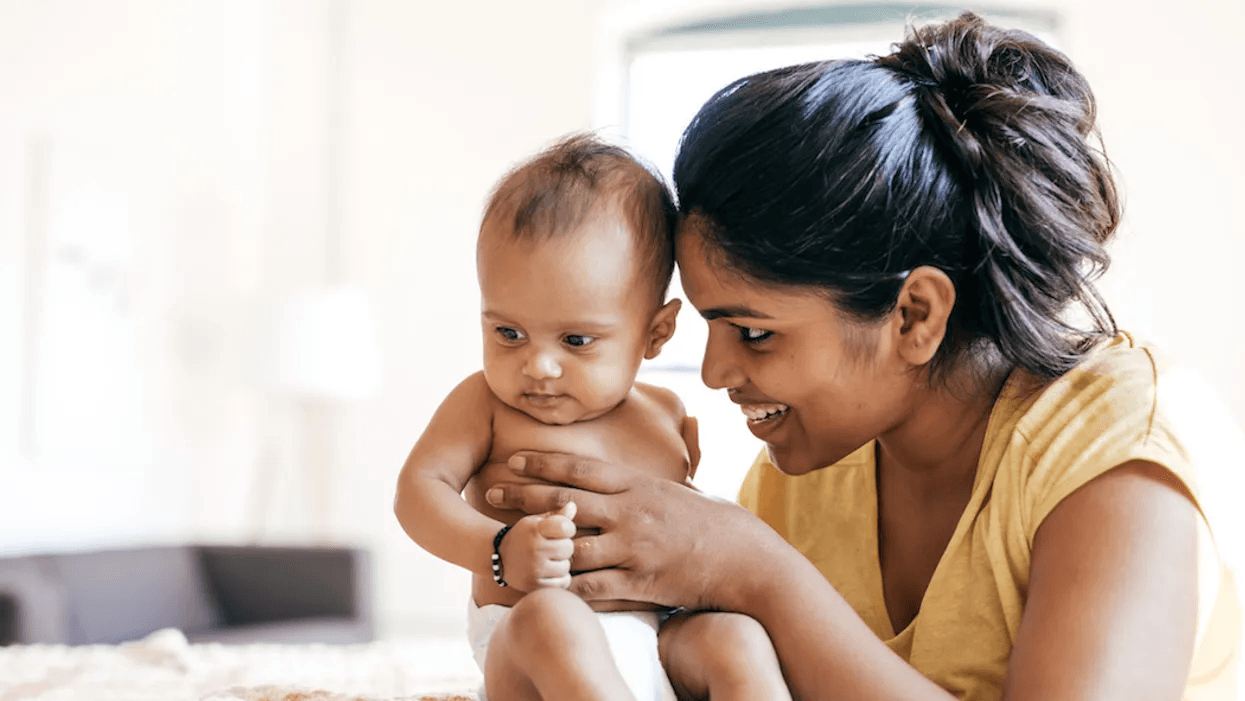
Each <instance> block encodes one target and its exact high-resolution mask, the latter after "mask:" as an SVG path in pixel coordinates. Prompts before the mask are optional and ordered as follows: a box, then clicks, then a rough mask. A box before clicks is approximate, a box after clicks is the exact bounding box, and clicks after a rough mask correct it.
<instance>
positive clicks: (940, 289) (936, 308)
mask: <svg viewBox="0 0 1245 701" xmlns="http://www.w3.org/2000/svg"><path fill="white" fill-rule="evenodd" d="M954 306H955V284H954V283H952V282H951V278H949V277H947V274H946V273H944V272H943V271H941V270H939V269H938V268H935V267H933V266H929V265H922V266H921V267H919V268H916V269H914V270H913V271H912V272H911V273H908V277H907V278H906V279H905V280H904V284H903V287H902V288H901V289H900V290H899V299H898V300H897V301H896V303H895V310H896V312H897V313H898V319H897V321H898V322H899V324H900V327H899V334H898V342H899V345H898V350H899V355H900V357H902V358H903V359H904V360H905V361H906V362H908V363H909V364H911V365H916V366H920V365H925V364H926V363H928V362H929V361H930V360H932V359H933V358H934V353H936V352H937V351H938V347H939V346H940V345H942V339H943V338H945V337H946V335H947V320H948V319H949V318H950V317H951V309H952V307H954Z"/></svg>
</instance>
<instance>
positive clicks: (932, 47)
mask: <svg viewBox="0 0 1245 701" xmlns="http://www.w3.org/2000/svg"><path fill="white" fill-rule="evenodd" d="M875 62H876V63H877V64H878V65H881V66H883V67H885V68H889V69H891V70H892V71H893V72H894V74H895V75H896V76H897V77H898V78H899V79H900V80H901V81H907V82H908V83H909V84H911V85H912V90H911V95H912V97H913V98H914V99H915V107H916V109H917V112H918V113H919V115H920V118H921V119H922V121H923V122H924V125H925V127H926V128H925V130H924V131H925V132H926V134H927V135H928V138H930V140H931V142H932V144H933V145H934V147H935V149H936V151H937V152H938V154H939V155H940V156H941V160H942V161H943V162H944V163H945V164H946V167H947V168H948V170H949V172H950V173H952V174H953V177H955V178H956V179H957V180H958V181H959V184H960V187H961V189H962V192H963V194H964V197H965V205H966V206H967V207H968V211H969V212H971V220H972V222H973V223H972V225H971V229H972V230H974V231H975V233H976V236H975V240H976V243H975V245H976V247H977V252H976V258H977V261H976V263H975V265H974V266H973V269H974V270H975V271H976V273H975V274H976V277H977V279H978V284H979V285H980V288H981V289H982V290H985V291H986V296H985V297H984V299H985V301H986V303H985V305H984V307H983V315H984V316H985V317H986V320H985V322H984V326H985V327H987V328H991V329H994V331H992V332H991V335H993V336H995V337H996V339H997V340H998V343H999V346H1000V348H1001V349H1002V350H1003V351H1004V354H1005V355H1007V356H1008V357H1010V358H1012V359H1013V360H1016V361H1018V362H1021V363H1022V364H1025V365H1026V366H1030V365H1033V366H1038V365H1041V364H1042V363H1046V364H1047V367H1048V368H1049V369H1050V370H1051V371H1052V372H1053V371H1059V370H1062V369H1066V368H1067V367H1070V366H1071V365H1072V364H1074V363H1075V361H1076V359H1077V358H1079V356H1080V354H1081V352H1082V349H1083V348H1084V347H1086V346H1087V345H1088V344H1089V343H1091V342H1092V341H1095V340H1097V339H1098V338H1100V337H1101V335H1102V334H1103V333H1104V330H1105V332H1113V331H1114V321H1113V320H1112V319H1111V315H1110V312H1109V311H1108V310H1107V308H1106V304H1105V303H1104V302H1103V301H1102V299H1101V297H1100V296H1099V295H1098V293H1097V291H1096V290H1095V289H1094V288H1093V286H1092V284H1090V281H1091V279H1092V278H1093V277H1094V276H1096V275H1097V274H1098V273H1100V272H1101V271H1102V270H1104V269H1105V268H1106V266H1107V264H1108V262H1109V258H1108V256H1107V254H1106V251H1105V250H1104V249H1103V248H1102V244H1104V243H1105V242H1106V241H1107V240H1108V239H1109V238H1110V237H1111V235H1112V234H1113V233H1114V231H1115V228H1116V226H1117V225H1118V223H1119V216H1120V215H1119V201H1118V199H1117V197H1116V193H1115V185H1114V183H1113V181H1112V178H1111V175H1110V170H1109V167H1108V165H1107V163H1106V160H1105V158H1103V157H1102V156H1101V154H1100V153H1099V152H1098V151H1097V150H1096V149H1095V148H1094V147H1093V146H1092V145H1091V143H1090V140H1089V137H1090V136H1091V134H1093V132H1094V119H1095V108H1094V98H1093V93H1092V92H1091V91H1090V88H1089V83H1088V82H1087V81H1086V80H1085V78H1084V77H1083V76H1082V75H1081V74H1080V73H1079V72H1078V71H1077V70H1076V69H1075V68H1074V67H1073V66H1072V63H1071V61H1069V60H1068V57H1067V56H1065V55H1063V54H1062V53H1060V52H1058V51H1056V50H1055V49H1053V48H1051V47H1050V46H1047V45H1046V44H1045V43H1043V42H1042V41H1041V40H1039V39H1038V38H1036V37H1034V36H1033V35H1031V34H1028V33H1026V32H1023V31H1019V30H1008V29H1002V28H999V27H994V26H991V25H988V24H986V23H985V22H984V21H983V20H982V19H981V18H980V17H978V16H977V15H975V14H973V13H971V12H966V13H964V14H962V15H960V16H959V17H958V18H956V19H954V20H952V21H950V22H945V23H941V24H932V25H927V26H924V27H918V28H913V29H911V30H909V34H908V37H907V39H906V40H905V41H903V42H901V43H899V44H897V45H896V47H895V51H894V52H893V53H891V54H889V55H887V56H882V57H878V58H876V59H875ZM1085 264H1088V266H1086V265H1085ZM1086 267H1087V268H1088V269H1086ZM1067 301H1078V302H1080V303H1081V304H1082V306H1083V307H1084V308H1085V309H1086V310H1087V311H1088V312H1089V315H1090V316H1091V317H1092V318H1093V319H1094V320H1095V330H1094V331H1090V332H1084V331H1083V330H1080V329H1077V328H1075V327H1073V326H1071V325H1069V324H1067V323H1066V322H1064V321H1063V320H1062V319H1061V318H1060V313H1061V312H1062V308H1063V306H1064V304H1065V303H1066V302H1067ZM1058 337H1067V338H1069V339H1071V343H1070V344H1069V345H1067V346H1065V350H1064V351H1063V352H1060V353H1052V352H1051V351H1050V350H1049V349H1048V350H1045V351H1043V352H1042V353H1041V354H1040V355H1041V356H1044V357H1045V358H1047V360H1041V358H1040V357H1039V354H1037V353H1033V352H1032V349H1034V348H1039V347H1043V344H1041V343H1039V342H1038V341H1037V340H1035V339H1040V338H1058ZM1026 355H1033V357H1032V358H1028V357H1026ZM1056 358H1057V359H1056Z"/></svg>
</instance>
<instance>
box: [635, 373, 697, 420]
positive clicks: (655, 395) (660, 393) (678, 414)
mask: <svg viewBox="0 0 1245 701" xmlns="http://www.w3.org/2000/svg"><path fill="white" fill-rule="evenodd" d="M635 390H636V392H637V393H638V394H639V395H640V396H641V397H643V398H644V399H645V400H646V401H648V402H649V403H652V404H653V405H655V406H656V407H657V408H658V409H659V410H661V411H663V412H664V413H666V414H669V415H670V416H671V417H672V418H674V419H675V420H678V421H682V420H683V417H684V416H687V409H686V408H685V407H684V406H683V400H682V399H679V395H677V394H675V393H674V391H673V390H670V389H667V388H665V387H659V386H658V385H649V384H645V383H643V382H637V383H635Z"/></svg>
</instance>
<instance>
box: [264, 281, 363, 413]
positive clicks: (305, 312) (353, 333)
mask: <svg viewBox="0 0 1245 701" xmlns="http://www.w3.org/2000/svg"><path fill="white" fill-rule="evenodd" d="M265 335H266V337H267V338H266V342H265V344H264V353H265V357H264V358H263V360H262V361H261V362H262V368H263V370H262V375H261V377H260V383H261V385H263V386H265V387H267V388H268V389H270V390H272V391H275V392H278V393H282V394H287V395H292V396H298V397H305V398H308V399H327V400H338V401H348V400H355V399H367V398H368V397H371V396H374V395H375V394H376V393H377V391H379V390H380V376H381V352H380V343H379V341H378V338H377V328H376V319H375V317H374V316H373V314H372V308H371V305H370V304H369V303H368V299H367V295H366V294H365V293H364V292H363V291H362V290H359V289H354V288H349V287H321V288H312V289H306V290H302V291H300V292H298V293H296V294H294V295H291V296H290V297H289V298H288V299H286V300H285V301H284V302H283V303H282V304H280V305H278V306H277V308H276V310H275V314H274V315H273V317H272V318H271V319H270V321H269V323H268V324H267V329H266V330H265Z"/></svg>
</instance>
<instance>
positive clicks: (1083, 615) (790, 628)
mask: <svg viewBox="0 0 1245 701" xmlns="http://www.w3.org/2000/svg"><path fill="white" fill-rule="evenodd" d="M518 457H520V458H521V459H520V460H513V461H512V466H515V465H517V464H519V463H522V464H523V468H522V473H523V474H527V475H531V476H535V477H539V478H541V479H544V480H546V481H548V482H553V483H556V484H561V485H567V486H551V485H540V484H532V485H516V484H508V485H503V486H501V487H499V488H498V489H497V490H495V491H491V492H490V495H489V499H490V501H493V502H494V503H495V504H499V505H505V506H509V507H512V508H519V509H522V510H524V511H528V512H533V511H534V512H540V511H542V510H547V509H550V508H555V507H556V506H558V505H560V504H563V503H566V502H567V501H570V500H572V499H573V500H574V501H575V502H576V504H578V506H579V507H580V517H579V522H580V523H581V525H592V526H597V527H600V528H601V529H602V533H601V535H599V536H588V537H585V538H581V539H578V540H577V542H576V550H575V556H574V561H573V567H574V569H575V570H578V571H582V573H581V574H578V575H577V576H576V577H575V578H574V580H573V583H572V586H571V588H572V590H573V591H576V592H578V593H580V594H581V595H582V596H584V597H585V598H586V599H589V600H593V599H640V600H651V601H659V602H662V603H667V604H671V605H683V606H688V607H689V608H720V609H724V610H730V611H736V612H739V613H745V614H748V615H750V616H752V617H753V618H755V619H757V620H758V621H759V622H760V623H761V624H762V625H764V626H765V628H766V630H767V631H769V633H770V636H771V638H772V639H773V641H774V647H775V649H777V651H778V655H779V659H780V660H781V661H782V664H783V671H784V673H785V675H786V677H787V680H788V682H789V683H790V685H791V688H792V692H793V693H794V694H795V697H796V698H799V699H829V698H834V699H913V700H918V701H919V700H921V699H943V700H945V699H949V698H952V697H951V696H950V694H948V693H947V692H946V691H944V690H942V689H940V688H938V687H937V686H936V685H935V684H933V683H932V682H931V681H929V680H928V679H926V678H925V677H924V676H922V675H921V674H920V673H919V672H917V671H916V670H915V669H914V668H913V667H911V666H909V665H908V664H907V663H905V662H904V661H903V660H902V659H901V658H899V657H898V656H897V655H895V654H894V653H893V652H891V650H890V649H889V648H888V647H886V645H885V644H883V643H882V642H881V641H880V640H879V639H878V638H877V637H876V636H875V635H874V634H873V633H872V632H871V631H870V630H869V629H868V628H867V627H866V626H865V624H864V622H863V621H861V620H860V618H859V616H857V615H856V613H855V611H853V610H852V608H851V607H850V605H848V603H847V602H846V601H845V600H844V599H843V598H842V596H840V595H839V594H838V592H837V591H835V590H834V588H833V587H832V586H831V585H830V584H829V583H828V582H827V581H826V580H825V578H824V577H823V576H822V575H821V573H820V572H819V571H818V570H817V569H816V568H815V567H814V566H813V565H812V563H810V562H809V561H808V560H807V559H806V558H804V557H803V555H801V554H800V553H799V552H798V551H796V550H795V549H794V548H792V547H791V546H790V545H789V544H787V543H786V542H785V541H784V540H783V539H782V538H781V537H780V536H779V535H778V534H777V533H775V532H774V531H773V530H771V529H770V528H769V527H768V526H766V525H765V524H764V523H763V522H761V521H760V520H759V519H757V518H756V517H754V516H752V514H750V513H748V512H747V511H745V510H744V509H742V508H740V507H738V506H734V505H730V504H724V503H722V502H718V501H715V500H713V499H710V498H707V497H704V496H702V495H699V494H696V493H695V492H693V491H691V490H689V489H686V488H685V487H682V486H680V485H677V484H672V483H666V482H664V481H661V480H658V479H655V478H650V477H648V476H647V475H645V474H643V473H639V472H635V471H631V470H627V469H625V468H619V467H617V466H606V465H602V464H600V463H596V462H593V461H589V460H583V459H579V458H576V457H574V456H566V455H555V454H530V453H529V454H524V455H522V456H518ZM1155 470H1161V468H1156V467H1153V466H1149V467H1148V466H1146V465H1144V464H1137V465H1135V464H1129V465H1126V466H1122V467H1120V468H1118V469H1116V470H1113V471H1111V472H1109V473H1108V474H1107V475H1106V476H1104V477H1100V478H1098V479H1097V480H1094V481H1092V482H1091V483H1090V484H1089V485H1087V486H1085V487H1083V488H1082V489H1081V490H1079V491H1078V492H1075V493H1074V494H1073V495H1072V496H1070V497H1068V498H1067V499H1065V500H1064V502H1063V503H1062V504H1061V505H1060V506H1059V507H1057V508H1056V509H1055V510H1054V511H1053V512H1052V513H1051V515H1050V516H1049V517H1047V519H1046V522H1045V523H1044V524H1043V525H1042V527H1041V528H1040V530H1039V533H1038V540H1037V542H1036V543H1035V546H1034V554H1033V562H1032V579H1031V586H1030V591H1029V604H1028V607H1027V609H1026V612H1025V615H1024V617H1023V619H1022V623H1021V629H1020V633H1019V635H1018V638H1017V641H1016V647H1015V649H1014V650H1013V658H1012V663H1011V666H1010V669H1009V677H1008V689H1007V690H1006V697H1007V698H1009V699H1013V700H1023V699H1029V698H1060V699H1070V700H1073V701H1075V700H1077V699H1156V700H1157V699H1173V700H1174V699H1178V698H1179V697H1180V689H1182V688H1183V683H1184V675H1185V674H1187V668H1188V664H1189V658H1190V651H1191V646H1192V631H1193V626H1194V616H1195V613H1194V612H1193V610H1192V607H1191V606H1190V604H1189V601H1190V600H1191V599H1194V598H1195V584H1196V582H1195V581H1194V580H1193V579H1192V578H1191V575H1189V574H1188V573H1191V572H1194V571H1195V567H1194V566H1193V557H1194V556H1195V555H1194V547H1195V546H1194V541H1193V535H1192V534H1193V524H1194V521H1193V519H1194V508H1193V505H1192V503H1191V502H1190V501H1189V500H1188V498H1187V497H1185V496H1184V495H1183V494H1182V493H1181V492H1179V491H1177V489H1176V488H1175V487H1174V486H1173V485H1172V484H1171V483H1169V482H1164V481H1163V480H1161V479H1156V478H1155V476H1154V471H1155ZM572 485H573V486H572ZM624 516H625V517H624ZM1177 570H1178V571H1179V572H1180V573H1181V574H1176V571H1177Z"/></svg>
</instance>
